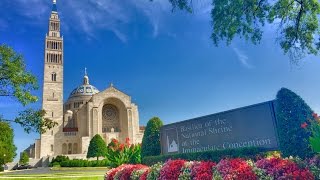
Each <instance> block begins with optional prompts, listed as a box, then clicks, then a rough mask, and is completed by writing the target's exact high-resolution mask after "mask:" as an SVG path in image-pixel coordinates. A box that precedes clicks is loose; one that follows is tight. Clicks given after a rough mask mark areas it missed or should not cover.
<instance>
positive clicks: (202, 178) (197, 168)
mask: <svg viewBox="0 0 320 180" xmlns="http://www.w3.org/2000/svg"><path fill="white" fill-rule="evenodd" d="M215 165H216V164H215V163H214V162H210V161H208V162H205V161H203V162H198V163H194V165H192V167H191V177H192V179H194V180H211V179H212V167H213V166H215Z"/></svg>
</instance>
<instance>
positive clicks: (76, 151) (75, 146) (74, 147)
mask: <svg viewBox="0 0 320 180" xmlns="http://www.w3.org/2000/svg"><path fill="white" fill-rule="evenodd" d="M73 154H78V144H77V143H73Z"/></svg>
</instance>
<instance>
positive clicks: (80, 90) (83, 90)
mask: <svg viewBox="0 0 320 180" xmlns="http://www.w3.org/2000/svg"><path fill="white" fill-rule="evenodd" d="M98 92H99V90H98V89H97V88H96V87H94V86H92V85H90V84H89V77H88V76H87V73H86V75H85V76H84V77H83V84H82V85H81V86H79V87H77V88H75V89H74V90H73V91H72V92H71V93H70V96H69V99H70V98H72V97H76V96H92V95H94V94H97V93H98Z"/></svg>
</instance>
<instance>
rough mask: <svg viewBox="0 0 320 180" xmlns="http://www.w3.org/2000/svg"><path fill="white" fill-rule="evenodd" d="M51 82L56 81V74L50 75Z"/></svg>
mask: <svg viewBox="0 0 320 180" xmlns="http://www.w3.org/2000/svg"><path fill="white" fill-rule="evenodd" d="M51 80H52V81H57V74H56V73H52V74H51Z"/></svg>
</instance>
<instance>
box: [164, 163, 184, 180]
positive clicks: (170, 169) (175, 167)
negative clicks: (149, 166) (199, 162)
mask: <svg viewBox="0 0 320 180" xmlns="http://www.w3.org/2000/svg"><path fill="white" fill-rule="evenodd" d="M185 162H186V161H185V160H181V159H178V160H168V161H167V162H166V163H165V164H164V166H163V167H162V169H161V171H160V177H159V180H168V179H170V180H171V179H172V180H173V179H178V177H179V174H180V170H181V168H182V167H183V165H184V163H185Z"/></svg>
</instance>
